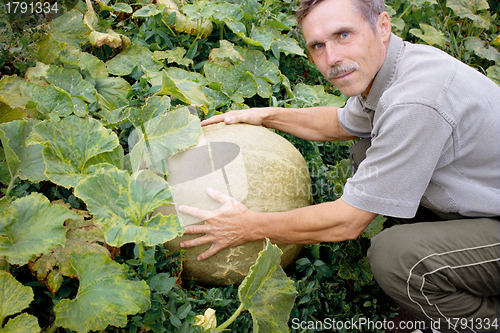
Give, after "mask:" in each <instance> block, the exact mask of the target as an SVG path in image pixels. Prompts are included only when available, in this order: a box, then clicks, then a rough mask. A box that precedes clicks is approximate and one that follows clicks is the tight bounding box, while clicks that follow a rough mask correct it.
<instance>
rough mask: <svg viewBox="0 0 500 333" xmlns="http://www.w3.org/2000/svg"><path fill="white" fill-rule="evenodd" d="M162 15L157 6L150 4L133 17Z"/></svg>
mask: <svg viewBox="0 0 500 333" xmlns="http://www.w3.org/2000/svg"><path fill="white" fill-rule="evenodd" d="M160 13H161V10H159V9H158V8H157V7H156V5H153V4H150V5H147V6H144V7H142V8H141V9H139V10H138V11H136V12H134V14H133V15H132V17H151V16H155V15H158V14H160Z"/></svg>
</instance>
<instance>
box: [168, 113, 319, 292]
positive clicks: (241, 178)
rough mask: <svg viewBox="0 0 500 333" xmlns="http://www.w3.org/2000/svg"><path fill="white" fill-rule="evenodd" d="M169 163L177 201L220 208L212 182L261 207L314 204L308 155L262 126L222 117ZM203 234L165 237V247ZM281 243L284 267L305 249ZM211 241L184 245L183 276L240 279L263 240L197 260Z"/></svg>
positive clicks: (220, 281) (219, 282) (217, 281)
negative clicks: (209, 191) (212, 196)
mask: <svg viewBox="0 0 500 333" xmlns="http://www.w3.org/2000/svg"><path fill="white" fill-rule="evenodd" d="M168 169H169V176H168V178H167V181H168V183H169V185H170V186H171V187H172V188H173V192H174V201H175V203H176V204H177V205H181V204H186V205H190V206H195V207H198V208H202V209H206V210H211V211H214V210H216V209H217V208H219V207H220V204H219V203H218V202H216V201H214V200H212V199H210V198H209V197H208V195H207V194H206V189H207V188H208V187H212V188H214V189H216V190H218V191H221V192H224V193H226V194H229V195H231V196H232V197H234V198H236V199H237V200H238V201H240V202H242V203H243V204H245V205H246V206H247V207H248V208H249V209H251V210H254V211H258V212H280V211H287V210H291V209H295V208H299V207H304V206H307V205H310V204H311V179H310V177H309V171H308V168H307V165H306V162H305V161H304V158H303V157H302V155H301V154H300V153H299V151H298V150H297V149H296V148H295V147H293V145H292V144H290V143H289V142H288V141H287V140H286V139H284V138H283V137H281V136H279V135H278V134H276V133H274V132H272V131H271V130H269V129H266V128H264V127H260V126H252V125H246V124H235V125H226V124H224V123H219V124H214V125H210V126H206V127H203V132H202V135H201V136H200V140H199V143H198V145H197V146H196V147H193V148H190V149H188V150H186V151H185V152H182V153H179V154H177V155H174V156H173V157H171V158H169V160H168ZM170 207H173V206H170ZM170 209H171V208H170ZM160 211H162V214H164V215H165V214H169V213H176V214H178V215H179V217H180V218H181V219H182V220H183V222H184V225H189V224H194V223H204V222H203V221H200V220H199V219H197V218H194V217H192V216H189V215H185V214H182V213H179V212H173V211H172V210H170V211H169V208H168V207H165V208H163V207H162V208H160ZM199 236H201V235H184V236H182V237H178V238H176V239H174V240H172V241H169V242H167V243H166V244H165V247H166V248H167V249H168V250H170V251H171V252H177V251H180V250H181V248H180V246H179V244H180V242H181V241H183V240H186V239H191V238H195V237H199ZM278 245H279V247H280V248H281V250H282V251H283V255H282V258H281V265H282V266H283V267H286V266H287V265H289V264H291V263H292V262H294V261H295V259H296V258H297V256H298V254H299V252H300V250H301V249H302V246H300V245H285V244H278ZM209 247H210V245H203V246H199V247H194V248H190V249H187V250H186V252H185V262H184V270H183V273H182V274H183V278H186V279H190V280H196V281H197V282H198V283H200V284H205V285H213V286H225V285H229V284H235V285H237V284H239V283H241V281H242V280H243V279H244V278H245V276H246V275H247V274H248V271H249V269H250V267H251V266H252V265H253V264H254V263H255V260H256V259H257V256H258V253H259V252H260V251H261V250H262V249H263V247H264V242H263V241H262V242H260V241H259V242H251V243H247V244H243V245H241V246H238V247H235V248H230V249H225V250H223V251H221V252H219V253H217V254H216V255H214V256H213V257H211V258H209V259H207V260H204V261H198V260H197V259H196V257H197V256H198V255H199V254H200V253H202V252H204V251H206V250H207V249H208V248H209Z"/></svg>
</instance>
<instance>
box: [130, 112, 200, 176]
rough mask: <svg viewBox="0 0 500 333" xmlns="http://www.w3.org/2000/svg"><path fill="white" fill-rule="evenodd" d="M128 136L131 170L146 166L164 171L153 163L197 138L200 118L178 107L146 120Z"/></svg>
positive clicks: (190, 144) (196, 140)
mask: <svg viewBox="0 0 500 333" xmlns="http://www.w3.org/2000/svg"><path fill="white" fill-rule="evenodd" d="M141 129H142V131H140V130H136V131H134V132H133V133H132V135H131V137H130V139H129V148H131V147H133V148H131V153H130V161H131V163H132V168H133V170H134V171H137V170H139V169H140V167H141V165H142V164H143V163H144V162H145V164H146V166H148V167H149V168H150V169H153V170H154V171H157V172H162V173H163V174H166V170H162V169H161V168H159V167H158V168H157V167H156V164H158V163H160V162H161V161H164V160H165V159H166V158H168V157H169V156H170V155H173V154H175V153H177V152H179V151H181V150H184V149H186V148H189V147H190V146H193V145H195V144H196V143H197V142H198V136H199V135H200V133H201V126H200V120H199V118H198V117H197V116H194V115H191V114H190V113H189V110H188V108H187V107H186V108H181V109H178V110H174V111H170V112H168V113H166V114H164V115H160V116H159V117H156V118H154V119H152V120H149V121H147V122H146V123H144V124H143V126H142V127H141Z"/></svg>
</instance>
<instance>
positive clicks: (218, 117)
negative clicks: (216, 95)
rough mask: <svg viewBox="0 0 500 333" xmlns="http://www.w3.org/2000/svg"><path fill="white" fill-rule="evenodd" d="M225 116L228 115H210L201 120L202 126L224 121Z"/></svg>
mask: <svg viewBox="0 0 500 333" xmlns="http://www.w3.org/2000/svg"><path fill="white" fill-rule="evenodd" d="M225 117H226V115H225V114H219V115H216V116H213V117H210V118H208V119H205V120H203V121H202V122H201V126H207V125H211V124H216V123H220V122H222V121H224V118H225Z"/></svg>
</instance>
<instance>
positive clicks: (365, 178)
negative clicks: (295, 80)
mask: <svg viewBox="0 0 500 333" xmlns="http://www.w3.org/2000/svg"><path fill="white" fill-rule="evenodd" d="M338 119H339V121H340V124H341V125H342V127H343V128H344V130H346V131H347V132H349V133H351V134H354V135H357V136H360V137H371V138H372V145H371V147H370V148H369V149H368V151H367V153H366V159H365V160H364V161H363V162H362V163H361V164H360V166H359V169H358V171H357V172H356V174H355V175H354V176H353V177H352V178H350V179H349V180H348V181H347V184H346V186H345V189H344V193H343V195H342V200H344V201H345V202H346V203H348V204H350V205H352V206H354V207H357V208H359V209H363V210H366V211H370V212H374V213H377V214H383V215H388V216H394V217H402V218H411V217H413V216H414V215H415V212H416V210H417V208H418V206H419V204H420V203H422V205H423V206H425V207H427V208H430V209H433V210H437V211H439V212H443V213H458V214H461V215H463V216H476V217H479V216H499V215H500V87H498V86H497V85H496V84H495V83H493V82H492V81H491V80H489V79H488V78H487V77H486V76H484V75H483V74H481V73H479V72H478V71H476V70H475V69H473V68H471V67H469V66H467V65H465V64H463V63H461V62H460V61H458V60H456V59H454V58H453V57H451V56H449V55H447V54H446V53H445V52H442V51H440V50H438V49H436V48H433V47H430V46H426V45H417V44H411V43H408V42H403V40H402V39H401V38H399V37H397V36H396V35H391V38H390V43H389V48H388V52H387V56H386V59H385V62H384V64H383V66H382V68H381V69H380V71H379V72H378V74H377V76H376V78H375V81H374V83H373V86H372V88H371V90H370V93H369V95H368V97H367V98H365V97H364V96H362V95H359V96H356V97H352V98H350V99H349V100H348V101H347V103H346V105H345V107H344V108H342V109H340V110H339V112H338Z"/></svg>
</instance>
